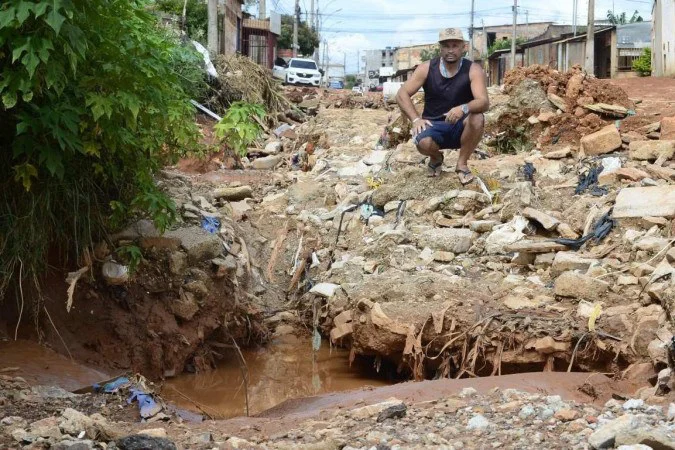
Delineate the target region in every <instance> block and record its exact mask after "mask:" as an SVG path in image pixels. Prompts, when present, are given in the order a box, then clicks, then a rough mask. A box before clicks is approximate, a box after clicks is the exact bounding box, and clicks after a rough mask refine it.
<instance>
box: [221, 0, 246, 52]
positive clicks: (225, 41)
mask: <svg viewBox="0 0 675 450" xmlns="http://www.w3.org/2000/svg"><path fill="white" fill-rule="evenodd" d="M243 4H244V0H218V14H219V16H220V17H221V18H222V22H221V26H220V27H219V28H220V31H221V33H220V39H219V49H220V53H223V54H225V55H233V54H235V53H237V52H241V44H242V21H243V13H242V10H241V7H242V5H243Z"/></svg>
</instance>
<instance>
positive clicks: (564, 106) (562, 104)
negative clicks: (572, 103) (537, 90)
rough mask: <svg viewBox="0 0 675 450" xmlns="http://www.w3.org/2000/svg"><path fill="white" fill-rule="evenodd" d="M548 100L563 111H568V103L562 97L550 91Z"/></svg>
mask: <svg viewBox="0 0 675 450" xmlns="http://www.w3.org/2000/svg"><path fill="white" fill-rule="evenodd" d="M548 100H549V101H550V102H551V103H553V106H555V107H556V108H558V109H559V110H561V111H562V112H567V103H565V100H563V99H562V98H560V97H558V96H557V95H555V94H552V93H549V94H548Z"/></svg>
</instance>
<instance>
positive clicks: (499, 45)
mask: <svg viewBox="0 0 675 450" xmlns="http://www.w3.org/2000/svg"><path fill="white" fill-rule="evenodd" d="M523 43H525V38H516V45H520V44H523ZM506 48H511V39H501V40H498V41H495V42H494V43H493V44H492V45H491V46H490V48H488V56H489V55H491V54H493V53H494V52H496V51H497V50H504V49H506Z"/></svg>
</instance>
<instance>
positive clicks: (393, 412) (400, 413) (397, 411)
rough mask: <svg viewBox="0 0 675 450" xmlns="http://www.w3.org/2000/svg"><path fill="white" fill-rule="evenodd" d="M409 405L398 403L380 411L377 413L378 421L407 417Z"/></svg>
mask: <svg viewBox="0 0 675 450" xmlns="http://www.w3.org/2000/svg"><path fill="white" fill-rule="evenodd" d="M407 410H408V407H407V406H405V404H404V403H399V404H397V405H392V406H390V407H388V408H386V409H384V410H382V411H381V412H380V414H378V415H377V421H378V422H384V421H385V420H387V419H400V418H402V417H405V414H406V411H407Z"/></svg>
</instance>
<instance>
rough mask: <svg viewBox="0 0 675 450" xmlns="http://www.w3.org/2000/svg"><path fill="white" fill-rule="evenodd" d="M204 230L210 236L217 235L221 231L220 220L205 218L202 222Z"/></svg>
mask: <svg viewBox="0 0 675 450" xmlns="http://www.w3.org/2000/svg"><path fill="white" fill-rule="evenodd" d="M202 228H203V229H204V230H206V231H207V232H209V233H210V234H216V233H218V232H219V231H220V220H218V219H216V218H215V217H205V218H204V219H203V220H202Z"/></svg>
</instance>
